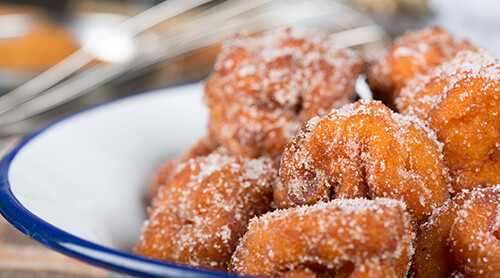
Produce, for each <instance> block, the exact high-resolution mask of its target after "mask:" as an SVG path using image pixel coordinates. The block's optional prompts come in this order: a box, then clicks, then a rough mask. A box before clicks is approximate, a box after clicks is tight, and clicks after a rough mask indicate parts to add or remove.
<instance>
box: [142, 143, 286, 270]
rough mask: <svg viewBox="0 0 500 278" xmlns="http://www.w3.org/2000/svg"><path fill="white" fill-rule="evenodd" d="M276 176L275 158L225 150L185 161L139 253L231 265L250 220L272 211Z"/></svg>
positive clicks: (157, 204)
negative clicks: (230, 261) (235, 154)
mask: <svg viewBox="0 0 500 278" xmlns="http://www.w3.org/2000/svg"><path fill="white" fill-rule="evenodd" d="M277 179H278V173H277V171H276V169H275V167H274V162H273V161H272V160H271V159H269V158H259V159H250V158H244V157H238V156H233V155H229V154H228V153H227V151H223V150H220V149H219V150H217V151H215V152H213V153H212V154H210V155H208V156H202V157H196V158H193V159H190V160H188V161H187V162H185V163H182V164H181V165H180V166H179V167H178V169H176V173H175V174H174V176H173V177H172V178H171V179H170V182H169V183H168V184H167V185H165V186H163V187H162V188H161V189H160V191H159V194H158V196H157V197H156V198H155V199H154V202H153V207H152V209H151V210H150V213H149V221H148V222H147V223H146V226H145V227H144V231H143V234H142V236H141V238H140V240H139V242H138V244H137V246H136V252H137V253H139V254H141V255H145V256H148V257H153V258H158V259H162V260H168V261H172V262H177V263H182V264H187V265H191V266H201V267H210V268H216V269H226V268H227V265H228V263H229V260H230V257H231V254H232V253H233V252H234V250H235V248H236V244H237V242H238V240H239V238H240V237H241V236H242V235H243V234H244V233H245V231H246V229H247V224H248V221H249V220H250V219H251V218H252V217H254V216H258V215H260V214H262V213H265V212H267V211H268V210H270V208H271V202H272V193H273V187H274V183H275V182H276V180H277Z"/></svg>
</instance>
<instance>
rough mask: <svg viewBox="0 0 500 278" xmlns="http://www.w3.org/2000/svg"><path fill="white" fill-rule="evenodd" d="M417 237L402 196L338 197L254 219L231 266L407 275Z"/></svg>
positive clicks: (256, 270) (266, 271) (260, 271)
mask: <svg viewBox="0 0 500 278" xmlns="http://www.w3.org/2000/svg"><path fill="white" fill-rule="evenodd" d="M412 238H413V233H412V229H411V224H410V217H409V215H408V214H407V213H406V212H405V205H404V204H403V203H402V202H400V201H396V200H392V199H385V198H379V199H376V200H367V199H351V200H341V199H339V200H333V201H331V202H328V203H318V204H315V205H313V206H302V207H295V208H290V209H285V210H277V211H274V212H271V213H267V214H264V215H263V216H261V217H260V218H254V219H252V220H251V221H250V224H249V229H248V232H247V233H246V234H245V235H244V236H243V238H242V240H241V242H240V244H239V245H238V247H237V248H236V252H235V253H234V254H233V257H232V260H231V264H230V266H229V270H230V271H234V272H237V273H239V274H243V275H257V276H282V277H318V276H320V277H323V276H322V275H324V276H325V277H406V273H407V272H408V268H409V263H410V259H411V256H412V254H413V248H412ZM317 275H318V276H317ZM330 275H331V276H330Z"/></svg>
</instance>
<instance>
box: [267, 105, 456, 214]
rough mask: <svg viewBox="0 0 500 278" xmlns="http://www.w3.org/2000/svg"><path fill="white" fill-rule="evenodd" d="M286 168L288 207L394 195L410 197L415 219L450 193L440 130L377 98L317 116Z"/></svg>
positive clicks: (290, 151)
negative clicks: (438, 135) (342, 199)
mask: <svg viewBox="0 0 500 278" xmlns="http://www.w3.org/2000/svg"><path fill="white" fill-rule="evenodd" d="M280 174H281V181H282V183H283V185H282V187H276V190H280V188H281V189H282V190H284V191H285V194H286V195H287V196H288V198H289V200H290V201H291V203H290V204H288V205H289V206H294V205H303V204H314V203H316V202H318V201H328V200H330V199H333V198H356V197H367V198H375V197H389V198H394V199H398V200H402V201H404V202H405V203H406V205H407V206H408V210H409V212H410V213H411V214H412V215H413V216H414V217H415V220H416V222H415V223H416V224H417V223H421V222H422V221H424V220H425V219H426V218H427V217H428V216H429V215H430V214H431V212H432V210H433V209H434V208H436V207H439V206H441V205H442V204H443V203H444V202H445V201H446V200H447V198H448V174H447V169H446V167H445V165H444V162H443V159H442V154H441V145H440V143H438V141H437V140H436V138H435V134H434V133H433V132H432V131H430V130H428V129H427V128H426V127H425V126H424V125H423V123H421V121H419V120H418V119H417V118H415V117H410V116H403V115H400V114H398V113H394V112H392V111H391V110H390V109H389V108H387V107H386V106H385V105H383V104H382V103H381V102H379V101H373V100H360V101H358V102H356V103H354V104H350V105H346V106H344V107H342V108H341V109H334V110H332V112H331V113H330V114H328V115H326V116H324V117H322V118H319V117H315V118H313V119H311V120H310V121H309V122H308V123H307V124H306V125H305V126H304V127H303V128H302V129H301V130H300V131H299V132H298V134H297V135H296V136H295V138H294V139H293V140H292V141H291V142H290V143H289V144H288V145H287V147H286V149H285V151H284V152H283V156H282V159H281V168H280ZM277 194H278V193H275V195H277Z"/></svg>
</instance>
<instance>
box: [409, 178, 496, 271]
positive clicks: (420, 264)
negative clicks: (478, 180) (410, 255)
mask: <svg viewBox="0 0 500 278" xmlns="http://www.w3.org/2000/svg"><path fill="white" fill-rule="evenodd" d="M411 273H412V275H413V276H412V277H414V278H419V277H435V278H440V277H443V278H447V277H451V274H454V275H456V276H453V277H498V275H500V185H496V186H493V187H490V188H477V189H474V190H473V191H469V190H464V191H462V192H461V193H460V194H458V195H457V196H456V197H455V198H453V199H452V200H451V201H450V202H448V203H446V205H444V206H443V207H441V208H439V209H438V210H436V211H435V212H434V213H433V215H432V216H431V217H430V218H429V222H427V223H426V224H424V225H423V226H422V229H421V231H420V232H419V234H418V237H417V240H416V251H415V256H414V259H413V266H412V269H411ZM459 274H461V275H460V276H459Z"/></svg>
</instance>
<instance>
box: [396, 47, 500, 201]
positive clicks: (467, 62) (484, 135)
mask: <svg viewBox="0 0 500 278" xmlns="http://www.w3.org/2000/svg"><path fill="white" fill-rule="evenodd" d="M396 102H397V105H398V108H399V110H400V111H401V113H404V114H413V115H415V116H417V117H419V118H421V119H422V120H423V121H425V122H427V123H428V125H429V127H430V128H431V129H432V130H434V131H435V132H436V135H437V137H438V140H439V141H441V142H443V143H444V146H443V154H444V159H445V162H446V164H447V166H448V167H449V168H450V175H451V177H452V187H453V189H454V190H455V191H456V192H459V191H460V190H462V189H464V188H467V189H472V188H474V187H488V186H491V185H495V184H498V183H500V63H499V62H498V60H497V59H495V58H494V57H493V56H492V55H491V54H489V53H487V52H484V51H479V52H470V51H464V52H461V53H459V54H458V55H457V57H456V58H455V59H453V60H452V61H450V62H447V63H444V64H443V65H442V66H440V67H438V68H437V69H435V70H434V72H433V73H431V74H429V75H426V76H421V77H419V78H417V79H415V80H414V81H412V82H410V84H408V86H407V87H406V88H404V89H403V90H402V91H401V95H400V97H399V98H398V99H397V100H396Z"/></svg>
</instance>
